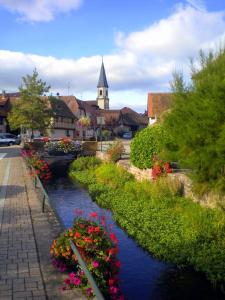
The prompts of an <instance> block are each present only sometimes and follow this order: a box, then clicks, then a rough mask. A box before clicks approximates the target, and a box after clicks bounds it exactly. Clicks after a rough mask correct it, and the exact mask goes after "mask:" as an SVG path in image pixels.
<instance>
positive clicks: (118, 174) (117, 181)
mask: <svg viewBox="0 0 225 300" xmlns="http://www.w3.org/2000/svg"><path fill="white" fill-rule="evenodd" d="M95 174H96V180H97V182H100V183H102V184H106V185H108V186H110V187H112V188H119V187H123V186H124V184H125V183H126V182H127V181H130V180H134V177H133V175H132V174H130V173H128V172H127V171H126V170H125V169H123V168H122V167H119V166H116V165H115V164H114V163H105V164H102V165H101V166H100V167H98V168H97V169H96V171H95Z"/></svg>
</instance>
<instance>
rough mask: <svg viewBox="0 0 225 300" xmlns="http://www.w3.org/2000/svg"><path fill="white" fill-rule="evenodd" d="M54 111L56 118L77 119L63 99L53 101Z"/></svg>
mask: <svg viewBox="0 0 225 300" xmlns="http://www.w3.org/2000/svg"><path fill="white" fill-rule="evenodd" d="M52 109H53V112H54V114H55V115H56V116H60V117H65V118H71V119H75V115H74V114H73V113H72V111H71V110H70V108H69V107H68V106H67V105H66V103H65V102H64V101H63V100H61V99H57V98H55V100H54V101H52Z"/></svg>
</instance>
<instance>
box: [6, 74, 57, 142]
mask: <svg viewBox="0 0 225 300" xmlns="http://www.w3.org/2000/svg"><path fill="white" fill-rule="evenodd" d="M49 89H50V86H48V85H47V84H46V82H44V81H42V80H41V79H39V78H38V72H37V70H36V69H35V70H34V71H33V74H32V75H26V76H25V77H23V78H22V85H21V87H20V88H19V91H20V99H19V100H18V101H17V102H16V103H13V106H12V109H11V112H10V113H9V116H8V121H9V125H10V127H11V128H12V129H16V128H19V127H21V126H23V127H25V128H27V129H30V130H31V132H32V136H33V132H34V130H39V131H40V132H43V131H45V129H46V128H47V127H48V126H49V124H50V121H51V116H52V109H51V106H50V104H49V101H48V100H47V97H43V95H44V93H46V92H48V91H49Z"/></svg>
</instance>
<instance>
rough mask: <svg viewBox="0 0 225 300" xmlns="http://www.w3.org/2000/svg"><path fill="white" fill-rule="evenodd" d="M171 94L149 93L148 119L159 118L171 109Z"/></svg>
mask: <svg viewBox="0 0 225 300" xmlns="http://www.w3.org/2000/svg"><path fill="white" fill-rule="evenodd" d="M171 95H172V94H171V93H148V117H149V118H154V117H155V116H157V117H159V116H160V115H161V114H162V113H163V112H164V111H165V110H167V109H169V108H170V106H171V102H172V97H171Z"/></svg>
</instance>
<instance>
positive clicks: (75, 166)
mask: <svg viewBox="0 0 225 300" xmlns="http://www.w3.org/2000/svg"><path fill="white" fill-rule="evenodd" d="M100 164H101V160H100V159H99V158H97V157H95V156H86V157H79V158H77V159H75V160H74V161H73V162H72V164H71V165H70V171H84V170H89V169H94V168H96V167H97V166H99V165H100Z"/></svg>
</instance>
